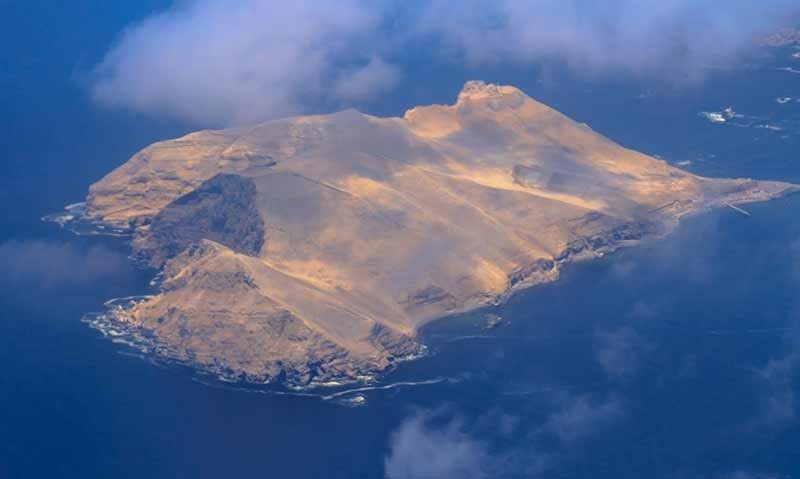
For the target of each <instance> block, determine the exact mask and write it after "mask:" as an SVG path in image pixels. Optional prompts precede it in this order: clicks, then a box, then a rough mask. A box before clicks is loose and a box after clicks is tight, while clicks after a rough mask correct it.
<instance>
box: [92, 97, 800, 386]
mask: <svg viewBox="0 0 800 479" xmlns="http://www.w3.org/2000/svg"><path fill="white" fill-rule="evenodd" d="M797 190H798V187H796V186H794V185H790V184H786V183H780V182H770V181H754V180H750V179H711V178H703V177H698V176H695V175H692V174H690V173H687V172H685V171H682V170H680V169H677V168H674V167H671V166H670V165H668V164H667V163H666V162H664V161H661V160H658V159H656V158H653V157H650V156H647V155H644V154H641V153H637V152H635V151H631V150H629V149H626V148H624V147H622V146H620V145H618V144H616V143H614V142H612V141H610V140H609V139H607V138H605V137H603V136H602V135H600V134H598V133H596V132H594V131H592V130H591V129H590V128H589V127H588V126H586V125H584V124H580V123H576V122H575V121H572V120H571V119H569V118H567V117H566V116H564V115H562V114H560V113H559V112H557V111H555V110H553V109H551V108H549V107H547V106H545V105H543V104H541V103H538V102H536V101H535V100H533V99H531V98H529V97H528V96H526V95H525V94H524V93H522V92H521V91H520V90H518V89H516V88H514V87H511V86H498V85H492V84H485V83H483V82H468V83H467V84H466V85H465V86H464V88H463V90H462V91H461V93H460V94H459V96H458V100H457V102H456V103H455V104H454V105H432V106H423V107H417V108H413V109H411V110H409V111H408V112H406V114H405V115H404V116H403V117H402V118H378V117H374V116H369V115H366V114H362V113H359V112H357V111H355V110H346V111H342V112H339V113H335V114H330V115H319V116H302V117H294V118H288V119H282V120H276V121H269V122H266V123H262V124H259V125H255V126H249V127H242V128H233V129H226V130H219V131H201V132H197V133H192V134H189V135H187V136H185V137H183V138H179V139H176V140H170V141H164V142H159V143H156V144H154V145H151V146H149V147H147V148H145V149H144V150H142V151H141V152H139V153H137V154H136V155H135V156H133V158H131V159H130V161H128V162H127V163H125V164H124V165H122V166H120V167H119V168H117V169H116V170H114V171H113V172H111V173H109V174H108V175H107V176H106V177H105V178H103V179H102V180H100V181H98V182H97V183H95V184H94V185H92V187H91V189H90V192H89V195H88V198H87V201H86V204H85V207H84V210H83V212H82V214H81V217H80V220H81V221H88V222H91V223H92V224H94V225H96V226H97V227H101V228H106V229H108V230H112V231H122V232H126V233H128V234H130V235H132V247H133V251H134V256H135V257H136V258H138V259H139V260H141V261H143V262H146V263H147V264H149V265H152V266H154V267H157V268H161V271H162V272H161V280H160V282H159V285H160V286H159V288H160V291H159V293H158V294H156V295H154V296H150V297H147V298H143V299H142V300H139V301H132V302H130V303H129V304H127V305H126V306H124V307H120V306H117V307H114V308H112V310H111V311H110V312H109V313H108V314H107V315H106V320H108V321H113V323H114V324H115V325H116V327H119V328H124V329H126V330H128V331H135V332H137V334H138V335H139V336H140V337H142V338H147V340H148V341H149V344H151V345H152V349H153V351H155V352H156V353H157V354H160V355H163V356H166V357H169V358H171V359H175V360H179V361H184V362H187V363H191V364H193V365H196V366H198V367H200V368H203V369H206V370H210V371H214V372H216V373H219V374H223V375H225V376H226V377H229V378H234V379H243V380H247V381H256V382H282V383H285V384H289V385H307V384H310V383H314V384H316V383H321V382H326V381H334V380H354V379H358V378H360V377H364V376H368V375H372V374H374V373H376V372H379V371H382V370H385V369H386V368H387V367H389V366H390V365H392V364H393V363H395V362H396V361H398V360H400V359H402V358H405V357H409V356H413V355H415V354H416V353H417V352H418V351H419V345H418V342H417V339H416V333H417V331H418V330H419V328H420V327H421V326H422V325H424V324H426V323H427V322H429V321H431V320H434V319H436V318H441V317H443V316H446V315H449V314H453V313H456V312H461V311H466V310H470V309H473V308H477V307H480V306H483V305H487V304H493V303H498V302H500V301H503V300H504V299H505V298H507V297H508V296H509V295H510V294H512V293H513V292H514V291H517V290H520V289H522V288H527V287H530V286H533V285H536V284H539V283H543V282H548V281H553V280H555V279H556V278H557V277H558V274H559V268H560V267H561V265H563V264H564V263H566V262H570V261H575V260H579V259H585V258H592V257H596V256H599V255H602V254H605V253H607V252H610V251H613V250H615V249H617V248H619V247H623V246H629V245H635V244H638V243H639V242H641V241H643V240H646V239H649V238H658V237H661V236H663V235H665V234H667V233H669V232H670V231H672V230H673V229H674V228H675V227H676V226H677V225H678V223H679V221H680V219H681V218H682V217H685V216H687V215H691V214H695V213H698V212H701V211H704V210H707V209H709V208H714V207H719V206H724V205H737V204H741V203H747V202H753V201H763V200H768V199H770V198H774V197H777V196H779V195H782V194H785V193H788V192H793V191H797Z"/></svg>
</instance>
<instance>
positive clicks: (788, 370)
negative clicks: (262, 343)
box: [0, 1, 800, 479]
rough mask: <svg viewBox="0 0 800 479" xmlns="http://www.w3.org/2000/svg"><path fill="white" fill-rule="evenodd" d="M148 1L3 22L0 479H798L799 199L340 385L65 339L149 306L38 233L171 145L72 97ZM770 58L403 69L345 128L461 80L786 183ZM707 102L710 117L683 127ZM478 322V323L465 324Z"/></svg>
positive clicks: (80, 246) (677, 159) (444, 94)
mask: <svg viewBox="0 0 800 479" xmlns="http://www.w3.org/2000/svg"><path fill="white" fill-rule="evenodd" d="M163 4H164V2H159V1H140V2H122V3H121V4H119V3H118V2H88V1H87V2H43V1H42V2H40V1H31V2H27V3H25V4H24V5H23V4H21V3H17V4H14V3H12V4H10V5H7V4H4V5H7V6H4V7H3V8H4V9H5V10H6V11H4V13H3V15H4V17H5V20H6V21H5V22H4V23H5V24H6V27H5V31H4V32H3V33H0V36H2V37H3V42H2V46H0V60H2V62H1V63H2V64H3V65H4V68H3V69H2V71H0V162H2V175H0V204H2V215H0V364H1V365H2V372H0V478H8V479H17V478H19V479H31V478H47V479H52V478H116V479H122V478H137V479H140V478H198V479H199V478H222V477H229V478H283V477H286V478H382V477H391V478H436V479H438V478H442V479H451V478H473V477H474V478H480V477H487V478H494V477H497V478H505V477H509V478H511V477H514V478H516V477H520V478H522V477H525V478H527V477H546V478H592V479H604V478H609V479H620V478H637V479H639V478H689V479H694V478H712V479H778V478H781V479H790V478H798V477H800V423H799V422H798V420H799V419H800V417H799V415H800V196H798V195H796V196H792V197H787V198H783V199H779V200H776V201H772V202H769V203H762V204H755V205H748V206H746V207H745V208H746V209H747V210H748V211H749V212H750V213H751V216H745V215H743V214H740V213H738V212H736V211H733V210H720V211H716V212H713V213H710V214H706V215H702V216H697V217H694V218H691V219H690V220H688V221H686V222H685V224H684V225H683V226H682V227H681V228H680V230H679V231H678V232H677V233H676V234H674V235H673V236H671V237H669V238H668V239H666V240H663V241H659V242H654V243H650V244H647V245H644V246H641V247H638V248H633V249H627V250H623V251H620V252H617V253H615V254H612V255H609V256H607V257H605V258H603V259H601V260H597V261H592V262H586V263H580V264H574V265H570V266H568V267H567V268H565V269H564V271H563V275H562V278H561V279H560V280H559V281H558V282H556V283H553V284H549V285H544V286H540V287H537V288H534V289H532V290H529V291H527V292H524V293H521V294H519V295H517V296H515V297H513V298H512V299H511V300H510V301H509V302H508V303H507V304H505V305H503V306H500V307H495V308H491V309H488V310H484V311H478V312H475V313H472V314H467V315H463V316H459V317H454V318H447V319H443V320H441V321H439V322H436V323H433V324H431V325H430V326H429V327H428V328H426V330H425V331H424V337H425V342H426V344H427V345H428V347H429V353H430V354H429V355H428V356H427V357H425V358H423V359H421V360H418V361H414V362H409V363H404V364H402V365H400V366H399V367H398V368H397V369H396V370H395V371H393V372H391V373H390V374H388V375H386V376H385V377H383V378H381V379H380V381H379V382H378V383H377V384H374V385H371V386H368V387H365V388H362V389H358V388H357V387H355V386H354V387H351V388H343V389H334V390H330V391H322V392H319V391H317V393H319V394H318V395H313V394H312V395H309V396H305V395H296V394H285V395H284V394H280V391H278V392H275V391H273V392H268V391H256V390H253V389H252V388H246V387H244V388H240V387H235V386H234V385H229V384H223V383H220V382H217V381H214V380H213V378H207V377H203V376H202V375H199V374H197V373H195V372H193V371H191V370H189V369H187V368H184V367H181V366H175V365H169V364H160V363H158V362H157V361H152V360H150V359H151V358H142V357H140V356H138V355H137V354H136V353H135V351H133V350H131V349H129V348H127V347H126V346H125V345H123V344H117V343H115V342H113V341H112V340H111V339H110V338H105V337H103V336H102V335H101V334H100V333H99V332H97V331H95V330H93V329H91V328H90V327H88V326H87V325H86V324H85V323H83V322H82V321H81V318H82V317H83V315H84V314H86V313H88V312H92V311H101V310H102V309H103V303H104V302H105V301H107V300H109V299H111V298H116V297H121V296H127V295H131V294H137V293H145V292H147V291H148V282H149V281H150V280H151V279H152V277H153V275H154V274H155V272H154V271H149V270H140V269H137V268H135V267H134V266H132V265H131V264H130V262H129V261H127V259H126V255H127V254H128V247H127V245H126V244H125V242H124V240H120V239H115V238H109V237H99V236H76V235H73V234H71V233H69V232H67V231H62V230H60V229H59V228H58V227H57V225H54V224H51V223H45V222H42V221H41V217H42V216H44V215H46V214H48V213H53V212H57V211H59V210H60V209H61V208H63V207H64V206H65V205H67V204H69V203H73V202H77V201H81V200H82V199H83V197H84V195H85V193H86V190H87V188H88V186H89V185H90V184H91V183H92V182H94V181H96V180H97V179H99V178H100V177H101V176H102V175H103V174H105V173H106V172H108V171H110V170H111V169H112V168H114V167H116V166H117V165H119V164H121V163H123V162H124V161H126V160H127V158H128V157H129V156H130V155H131V154H133V153H135V152H136V150H138V149H139V148H141V147H144V146H146V145H147V144H149V143H151V142H153V141H156V140H159V139H165V138H170V137H174V136H176V135H179V134H182V133H185V132H187V131H190V130H191V129H192V126H191V125H184V124H178V123H175V122H171V121H168V120H163V119H161V120H159V119H153V118H145V117H139V116H136V115H132V114H124V113H119V112H109V111H105V110H101V109H98V107H96V106H95V105H94V104H93V103H92V102H91V100H90V99H89V98H88V94H87V90H86V87H85V81H86V80H85V73H86V71H87V69H88V68H90V67H91V65H92V64H94V63H96V61H97V60H98V58H99V57H100V55H102V52H103V50H104V49H105V48H106V47H107V45H108V44H109V43H110V42H111V41H112V40H113V38H114V35H115V33H116V32H118V31H119V30H120V29H122V28H123V27H124V26H125V25H126V24H128V23H129V22H130V21H132V20H135V19H138V18H141V17H143V16H145V15H146V14H147V13H148V12H149V11H150V9H151V8H156V7H161V6H163ZM14 5H18V6H14ZM78 25H80V28H77V26H78ZM790 53H791V51H789V50H787V49H769V50H760V51H759V52H757V53H755V54H754V55H752V56H751V57H749V58H748V59H746V60H745V61H743V63H741V64H740V65H737V66H736V67H735V68H727V69H719V70H717V69H709V70H708V72H707V75H706V77H705V80H704V81H703V82H702V83H700V84H685V83H682V82H661V81H655V80H654V79H646V78H638V79H635V80H624V81H623V80H620V79H619V78H612V77H592V78H587V77H586V76H583V75H580V74H577V73H575V72H574V71H573V72H572V73H567V72H565V71H562V70H561V69H560V68H558V66H552V67H548V68H544V67H540V68H536V69H531V70H525V71H521V70H518V69H517V70H500V69H498V70H493V71H485V70H484V71H477V70H469V69H465V68H463V67H458V66H452V68H449V69H446V70H429V69H427V68H426V67H422V66H420V67H418V69H417V75H416V77H414V78H408V79H406V80H405V81H406V82H408V83H409V85H412V84H413V85H414V88H408V89H406V90H405V91H406V92H409V93H408V94H407V95H406V96H403V97H402V98H387V99H385V100H384V101H383V102H382V103H380V104H373V105H369V106H368V110H369V111H370V112H372V113H377V114H394V115H398V114H402V111H403V109H404V108H406V107H408V106H411V105H414V104H418V103H430V102H437V103H446V102H451V101H452V100H453V98H454V97H455V95H456V93H457V92H458V90H459V89H460V86H461V84H462V83H463V81H464V80H467V79H471V78H480V79H484V80H487V81H495V82H503V83H510V84H514V85H516V86H518V87H520V88H522V89H523V90H525V91H526V92H527V93H529V94H530V95H531V96H533V97H535V98H537V99H539V100H541V101H543V102H545V103H547V104H549V105H551V106H553V107H555V108H557V109H559V110H561V111H563V112H564V113H566V114H568V115H570V116H572V117H573V118H575V119H577V120H579V121H582V122H586V123H588V124H590V125H591V126H592V127H593V128H594V129H596V130H597V131H599V132H601V133H603V134H605V135H607V136H609V137H610V138H612V139H614V140H616V141H618V142H620V143H622V144H624V145H626V146H628V147H631V148H634V149H638V150H641V151H643V152H646V153H648V154H652V155H658V156H659V157H661V158H663V159H664V160H666V161H668V162H670V163H672V164H676V165H680V166H681V167H682V168H685V169H687V170H689V171H692V172H695V173H698V174H703V175H708V176H725V177H734V176H748V177H755V178H764V179H777V180H786V181H795V182H800V157H799V156H800V155H798V153H800V101H798V99H800V75H798V74H796V73H792V72H790V71H785V70H780V69H779V68H780V67H785V66H794V67H795V68H800V61H798V60H793V59H792V58H791V56H790ZM414 54H419V55H424V52H417V53H415V52H409V53H408V55H409V56H410V57H409V59H408V61H412V60H413V58H411V56H412V55H414ZM419 64H420V65H425V64H426V63H425V62H422V61H421V62H419ZM401 90H402V89H401ZM779 98H780V100H779ZM726 107H732V108H733V109H734V111H735V112H736V113H737V116H736V117H735V118H734V119H733V120H731V121H728V122H726V123H724V124H717V123H713V122H711V121H709V120H708V118H706V117H705V116H704V115H703V113H702V112H719V111H722V110H723V109H724V108H726ZM487 313H491V314H494V315H497V316H499V317H501V318H503V321H502V323H501V324H500V325H499V326H497V327H494V328H489V329H487V327H486V315H487ZM353 388H357V390H352V389H353ZM320 395H324V396H328V397H327V398H322V397H319V396H320Z"/></svg>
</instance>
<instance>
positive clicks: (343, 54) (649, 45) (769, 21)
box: [92, 0, 797, 126]
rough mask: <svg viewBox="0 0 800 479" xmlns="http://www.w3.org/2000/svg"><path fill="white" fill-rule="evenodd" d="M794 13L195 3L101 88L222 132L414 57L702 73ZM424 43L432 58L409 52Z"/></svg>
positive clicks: (499, 0) (125, 37)
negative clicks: (710, 65) (219, 128)
mask: <svg viewBox="0 0 800 479" xmlns="http://www.w3.org/2000/svg"><path fill="white" fill-rule="evenodd" d="M789 8H794V9H796V8H797V7H796V5H795V2H794V1H790V0H765V1H761V2H753V1H750V0H729V1H726V2H721V1H715V0H610V1H607V2H596V1H593V0H527V1H524V0H495V1H492V2H486V1H482V0H463V1H458V2H456V1H455V0H432V1H430V2H422V3H420V2H405V1H400V0H383V1H367V0H295V1H292V2H279V1H277V0H230V1H227V2H218V1H214V0H187V1H183V2H178V3H176V4H175V6H173V7H172V8H170V9H168V10H167V11H165V12H163V13H160V14H157V15H154V16H151V17H149V18H147V19H145V20H144V21H143V22H141V23H138V24H135V25H132V26H131V27H130V28H128V29H127V30H126V31H125V32H123V34H122V35H121V37H120V38H119V39H118V41H117V43H116V44H115V45H114V46H113V47H112V48H111V49H110V51H109V52H108V54H107V55H106V57H105V59H104V60H103V62H102V63H101V64H100V65H99V66H98V67H97V68H96V69H95V71H94V76H93V78H94V81H93V84H92V85H93V93H94V96H95V98H96V99H97V100H98V101H99V102H101V103H102V104H104V105H107V106H111V107H119V108H128V109H133V110H138V111H144V112H147V113H150V114H157V115H165V114H167V115H172V116H175V117H177V118H181V119H184V120H188V121H191V122H194V123H197V124H201V125H204V126H218V125H230V124H236V123H243V122H254V121H259V120H264V119H269V118H275V117H279V116H285V115H289V114H293V113H302V112H310V111H317V110H320V109H326V108H338V107H345V106H351V105H352V104H359V103H363V102H366V101H369V100H370V99H373V98H375V97H376V96H377V95H380V94H382V93H385V92H386V91H388V90H389V89H391V88H392V87H394V86H395V85H397V84H398V83H399V81H400V79H401V78H404V77H405V78H408V81H409V82H423V81H424V79H422V78H417V77H415V76H414V74H413V73H414V72H417V71H419V69H418V68H415V64H414V62H415V61H426V62H427V61H435V62H440V63H442V64H451V63H452V62H453V61H455V62H456V63H459V62H462V61H466V62H468V63H470V64H471V65H473V66H478V67H480V66H482V65H487V64H493V65H501V66H502V65H528V64H531V63H535V62H539V61H542V60H553V59H556V60H558V61H562V62H564V63H566V64H567V65H570V66H571V67H572V68H573V70H575V71H590V72H592V73H595V72H615V73H621V74H631V73H634V74H655V76H659V77H674V78H680V79H685V78H686V77H689V78H697V77H702V74H703V71H704V67H705V66H706V65H708V64H712V63H722V62H730V61H732V60H733V59H735V58H736V56H737V55H738V54H739V53H740V52H741V51H742V50H743V49H745V48H746V47H748V46H749V45H752V44H753V35H755V34H756V33H757V32H759V31H761V30H765V29H769V28H773V27H775V26H776V25H777V24H778V23H779V21H780V20H781V19H782V18H785V17H786V15H787V13H786V12H785V11H784V10H786V9H789ZM420 45H424V47H425V48H424V49H423V50H424V51H425V52H426V53H425V55H426V57H425V58H422V59H415V58H409V56H408V55H404V52H406V51H408V50H409V47H412V49H413V48H419V46H420ZM401 58H402V59H403V60H402V61H401V60H399V59H401ZM418 66H419V65H416V67H418Z"/></svg>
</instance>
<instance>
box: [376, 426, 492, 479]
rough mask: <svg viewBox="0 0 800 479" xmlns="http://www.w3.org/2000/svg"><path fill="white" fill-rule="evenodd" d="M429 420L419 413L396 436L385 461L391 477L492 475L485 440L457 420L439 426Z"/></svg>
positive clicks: (449, 478)
mask: <svg viewBox="0 0 800 479" xmlns="http://www.w3.org/2000/svg"><path fill="white" fill-rule="evenodd" d="M429 420H430V417H429V416H428V415H426V414H423V413H418V414H415V415H413V416H411V417H409V418H408V419H406V420H405V421H404V422H403V424H402V425H401V426H400V428H399V429H398V430H397V431H396V432H395V433H394V434H393V435H392V438H391V450H390V453H389V456H388V457H387V458H386V461H385V464H384V466H385V473H386V478H387V479H412V478H413V479H416V478H420V477H435V478H439V479H461V478H465V477H469V478H475V479H480V478H482V477H489V476H488V475H487V472H488V469H487V465H488V464H489V462H490V458H489V455H488V452H487V450H486V445H485V444H484V443H482V442H479V441H477V440H475V439H473V438H471V437H470V436H469V435H467V434H466V433H465V432H463V431H462V430H461V424H460V423H459V422H458V421H456V420H452V421H450V422H448V423H447V424H446V425H444V426H443V427H439V428H436V427H433V426H431V425H429V424H428V421H429Z"/></svg>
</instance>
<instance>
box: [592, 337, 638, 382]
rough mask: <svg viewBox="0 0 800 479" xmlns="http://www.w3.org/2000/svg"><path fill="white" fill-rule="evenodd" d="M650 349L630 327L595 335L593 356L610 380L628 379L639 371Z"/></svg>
mask: <svg viewBox="0 0 800 479" xmlns="http://www.w3.org/2000/svg"><path fill="white" fill-rule="evenodd" d="M649 349H650V347H649V345H648V344H647V342H646V341H645V340H644V338H643V337H642V336H641V335H640V334H639V333H637V332H636V330H635V329H633V328H632V327H630V326H624V327H622V328H619V329H616V330H613V331H600V332H598V333H596V335H595V355H596V357H597V361H598V362H599V363H600V366H601V367H602V368H603V370H604V371H605V372H606V374H607V375H608V376H609V377H610V378H612V379H623V378H630V377H632V376H633V375H635V374H636V372H637V371H638V370H639V363H640V361H641V360H642V357H643V356H644V355H645V354H646V353H647V351H648V350H649Z"/></svg>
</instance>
